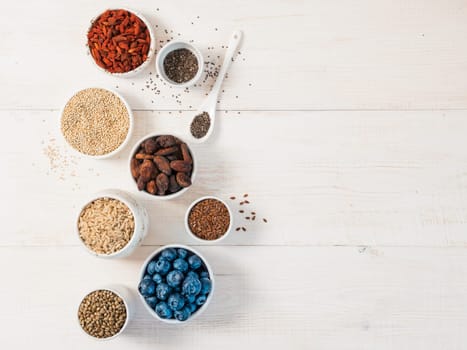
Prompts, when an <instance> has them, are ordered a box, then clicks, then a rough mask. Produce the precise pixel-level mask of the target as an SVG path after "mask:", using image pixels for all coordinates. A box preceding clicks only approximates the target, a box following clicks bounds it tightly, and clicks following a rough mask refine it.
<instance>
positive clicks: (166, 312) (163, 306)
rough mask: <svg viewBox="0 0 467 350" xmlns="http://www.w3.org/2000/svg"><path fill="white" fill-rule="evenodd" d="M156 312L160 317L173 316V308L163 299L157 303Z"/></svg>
mask: <svg viewBox="0 0 467 350" xmlns="http://www.w3.org/2000/svg"><path fill="white" fill-rule="evenodd" d="M155 311H156V314H157V315H158V316H159V317H160V318H172V310H171V309H170V308H169V306H168V305H167V303H166V302H163V301H161V302H160V303H159V304H157V305H156V308H155Z"/></svg>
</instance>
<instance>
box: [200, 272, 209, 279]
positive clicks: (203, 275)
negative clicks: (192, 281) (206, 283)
mask: <svg viewBox="0 0 467 350" xmlns="http://www.w3.org/2000/svg"><path fill="white" fill-rule="evenodd" d="M199 277H201V278H203V277H207V278H209V272H207V271H201V273H200V274H199Z"/></svg>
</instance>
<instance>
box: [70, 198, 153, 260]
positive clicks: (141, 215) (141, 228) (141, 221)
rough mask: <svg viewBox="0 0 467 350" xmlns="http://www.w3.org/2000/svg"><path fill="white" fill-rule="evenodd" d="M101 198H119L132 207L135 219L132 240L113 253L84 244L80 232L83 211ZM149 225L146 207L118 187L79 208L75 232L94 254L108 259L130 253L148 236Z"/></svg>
mask: <svg viewBox="0 0 467 350" xmlns="http://www.w3.org/2000/svg"><path fill="white" fill-rule="evenodd" d="M99 198H113V199H116V200H119V201H120V202H122V203H123V204H125V205H126V206H127V207H128V208H129V209H130V211H131V213H132V214H133V218H134V220H135V231H134V232H133V236H131V239H130V241H129V242H128V243H127V245H126V246H124V247H123V248H122V249H120V250H119V251H116V252H114V253H111V254H101V253H97V252H95V251H93V250H92V249H90V248H89V247H88V246H86V245H85V244H84V242H83V240H82V239H81V237H80V234H79V229H78V222H79V217H80V215H81V212H82V211H83V209H84V208H85V207H86V206H87V205H88V204H89V203H91V202H93V201H95V200H96V199H99ZM148 227H149V216H148V213H147V211H146V209H145V208H144V207H143V206H142V205H140V204H139V203H138V202H137V201H136V200H135V199H134V198H133V197H132V196H131V195H130V194H129V193H127V192H125V191H122V190H116V189H111V190H104V191H102V192H99V193H97V194H95V195H93V196H91V197H90V199H89V200H87V201H86V202H85V204H83V205H82V206H81V208H80V209H79V211H78V215H77V217H76V222H75V232H76V235H77V237H78V239H79V241H80V242H81V245H82V246H83V247H84V249H85V250H86V251H87V252H89V253H90V254H92V255H94V256H97V257H100V258H108V259H114V258H123V257H126V256H128V255H130V254H131V253H132V252H133V251H134V250H135V249H136V248H137V247H138V246H139V245H140V244H141V242H142V240H143V239H144V237H146V234H147V233H148Z"/></svg>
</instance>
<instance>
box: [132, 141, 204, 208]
mask: <svg viewBox="0 0 467 350" xmlns="http://www.w3.org/2000/svg"><path fill="white" fill-rule="evenodd" d="M162 135H172V136H175V137H176V138H177V139H179V140H180V141H182V142H184V143H186V144H187V146H188V150H189V151H190V154H191V158H192V160H193V170H192V171H191V186H188V187H184V188H182V189H181V190H180V191H178V192H175V193H172V194H167V195H165V196H158V195H155V194H150V193H149V192H146V191H144V190H143V191H138V193H141V194H142V195H143V196H145V197H146V198H150V199H156V200H169V199H174V198H177V197H180V196H181V195H182V194H183V193H185V192H186V191H187V190H188V189H189V188H190V187H192V186H193V184H194V182H195V177H196V171H197V163H196V158H195V154H194V153H193V150H192V148H191V147H190V145H189V144H188V142H186V141H185V140H183V138H181V137H180V136H178V135H176V134H158V133H157V134H148V135H146V136H144V137H142V138H141V139H139V140H138V142H136V144H135V146H134V147H133V149H132V150H131V152H130V158H129V159H128V173H129V175H130V179H131V182H132V183H133V184H134V185H135V186H136V180H135V179H134V178H133V176H132V175H131V168H130V164H131V160H132V159H133V156H134V155H135V154H136V151H137V150H138V148H139V147H140V145H141V144H142V143H143V141H145V140H146V139H148V138H150V137H157V136H162ZM137 190H138V189H137Z"/></svg>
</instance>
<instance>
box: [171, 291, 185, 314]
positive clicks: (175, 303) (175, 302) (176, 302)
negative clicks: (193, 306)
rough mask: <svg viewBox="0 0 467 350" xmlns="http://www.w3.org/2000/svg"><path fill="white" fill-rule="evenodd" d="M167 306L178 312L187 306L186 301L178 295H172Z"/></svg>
mask: <svg viewBox="0 0 467 350" xmlns="http://www.w3.org/2000/svg"><path fill="white" fill-rule="evenodd" d="M167 304H168V305H169V307H170V308H171V309H172V310H174V311H177V310H180V309H181V308H182V307H183V306H184V305H185V299H184V298H183V297H182V296H181V295H180V294H178V293H174V294H170V296H169V298H168V299H167Z"/></svg>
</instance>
